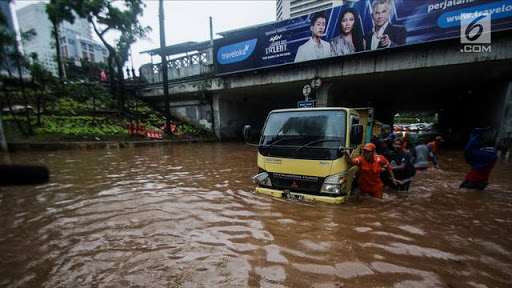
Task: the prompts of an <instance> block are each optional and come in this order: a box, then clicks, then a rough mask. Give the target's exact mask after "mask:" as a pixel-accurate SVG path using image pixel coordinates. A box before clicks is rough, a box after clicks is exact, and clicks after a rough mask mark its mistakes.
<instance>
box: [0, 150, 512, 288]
mask: <svg viewBox="0 0 512 288" xmlns="http://www.w3.org/2000/svg"><path fill="white" fill-rule="evenodd" d="M11 159H12V160H13V162H14V163H18V164H42V165H46V166H47V167H48V168H49V169H50V171H51V180H50V182H49V183H48V184H45V185H38V186H16V187H0V223H1V224H0V287H48V288H53V287H342V286H343V287H477V288H480V287H511V286H512V234H511V231H512V201H511V200H512V179H511V177H510V175H512V165H511V163H510V162H504V161H503V160H500V161H499V162H498V163H497V165H496V167H495V169H494V170H493V172H492V174H491V184H490V185H489V187H488V188H487V189H486V190H485V191H474V190H467V189H459V188H458V187H459V184H460V183H461V181H462V179H463V177H464V175H465V173H467V172H468V170H469V167H468V165H467V164H466V163H465V162H464V159H463V157H462V151H460V150H450V151H448V150H441V151H440V152H439V161H440V165H441V168H440V169H429V170H427V171H424V172H418V174H417V175H416V177H415V179H414V182H413V184H412V186H411V189H410V191H409V192H407V193H404V192H396V191H387V192H386V193H385V197H384V199H383V200H377V199H372V198H363V199H362V201H360V202H357V203H356V202H349V203H347V204H343V205H331V204H324V203H312V202H298V201H294V200H286V199H276V198H272V197H270V196H265V195H260V194H256V193H255V190H254V186H253V184H252V182H251V180H250V177H251V176H252V175H254V174H255V173H257V167H256V148H255V147H251V146H246V145H244V144H233V143H227V144H226V143H202V144H179V145H173V146H162V147H140V148H125V149H111V150H88V151H58V152H40V151H38V152H22V153H13V154H12V155H11Z"/></svg>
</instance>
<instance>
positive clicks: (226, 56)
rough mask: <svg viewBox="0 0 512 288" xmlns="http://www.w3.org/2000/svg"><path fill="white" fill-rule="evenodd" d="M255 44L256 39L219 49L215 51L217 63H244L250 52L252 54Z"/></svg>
mask: <svg viewBox="0 0 512 288" xmlns="http://www.w3.org/2000/svg"><path fill="white" fill-rule="evenodd" d="M257 42H258V39H251V40H247V41H243V42H239V43H235V44H231V45H227V46H224V47H220V48H219V50H218V51H217V61H218V62H219V63H220V64H231V63H236V62H241V61H244V60H246V59H247V58H249V56H251V54H252V52H254V48H255V47H256V43H257Z"/></svg>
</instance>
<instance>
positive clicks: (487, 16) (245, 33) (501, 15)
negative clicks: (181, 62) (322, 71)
mask: <svg viewBox="0 0 512 288" xmlns="http://www.w3.org/2000/svg"><path fill="white" fill-rule="evenodd" d="M486 20H487V22H485V21H486ZM485 23H490V24H489V25H488V27H487V26H485ZM511 28H512V0H502V1H493V0H426V1H411V0H394V1H393V0H360V1H351V2H347V3H346V4H344V5H342V6H337V7H334V8H331V9H327V10H323V11H320V12H316V13H313V14H309V15H305V16H301V17H296V18H292V19H288V20H284V21H279V22H274V23H270V24H267V25H261V26H256V27H253V28H247V29H241V30H240V31H237V32H232V33H229V34H227V35H226V36H225V37H224V38H221V39H217V40H216V41H215V47H214V55H215V60H214V61H215V71H216V74H218V75H221V74H228V73H234V72H239V71H248V70H254V69H260V68H265V67H272V66H277V65H283V64H288V63H295V62H302V61H311V60H317V59H323V58H330V57H342V56H344V55H348V54H353V53H366V52H371V51H372V50H378V49H383V48H392V47H395V46H402V45H410V44H418V43H424V42H429V41H436V40H443V39H448V38H462V37H463V36H464V37H466V38H467V39H469V40H472V39H476V38H478V37H479V36H480V35H481V34H482V32H484V33H483V34H486V33H485V32H490V31H492V32H494V31H499V30H507V29H511ZM481 39H483V38H481ZM489 39H490V38H489ZM472 41H473V40H472ZM475 43H479V42H475ZM480 43H481V42H480Z"/></svg>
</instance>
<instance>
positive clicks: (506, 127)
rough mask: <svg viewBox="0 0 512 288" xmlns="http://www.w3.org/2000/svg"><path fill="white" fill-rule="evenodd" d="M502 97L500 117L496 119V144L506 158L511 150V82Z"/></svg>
mask: <svg viewBox="0 0 512 288" xmlns="http://www.w3.org/2000/svg"><path fill="white" fill-rule="evenodd" d="M503 99H504V100H503V105H502V106H501V107H502V113H501V115H502V116H501V119H498V120H499V123H500V127H499V132H498V137H497V139H496V144H497V146H498V149H500V150H501V151H502V152H503V154H504V155H506V158H508V155H510V151H511V150H512V82H508V83H507V85H506V89H505V97H503Z"/></svg>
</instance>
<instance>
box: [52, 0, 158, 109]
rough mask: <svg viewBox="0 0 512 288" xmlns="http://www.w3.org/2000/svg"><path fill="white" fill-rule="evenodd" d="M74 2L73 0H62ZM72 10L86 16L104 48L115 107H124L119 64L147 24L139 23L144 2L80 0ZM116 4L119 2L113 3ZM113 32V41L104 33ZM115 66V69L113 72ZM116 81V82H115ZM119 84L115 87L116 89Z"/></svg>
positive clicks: (144, 30) (129, 0)
mask: <svg viewBox="0 0 512 288" xmlns="http://www.w3.org/2000/svg"><path fill="white" fill-rule="evenodd" d="M62 1H70V2H76V1H74V0H62ZM78 2H80V5H77V6H79V7H76V6H75V11H76V12H77V14H78V15H80V16H81V17H87V19H89V22H90V23H91V24H92V26H93V29H94V32H95V33H96V35H98V37H99V38H100V40H101V42H102V43H103V45H105V47H106V48H107V50H108V53H109V56H108V66H109V70H110V75H111V82H110V83H111V87H112V89H113V92H114V93H115V94H117V99H118V108H119V110H120V111H122V109H123V107H124V101H125V99H124V93H123V86H124V73H123V66H124V64H125V63H126V61H128V51H129V50H130V46H131V45H132V44H133V43H135V42H136V41H137V39H142V38H144V37H146V35H147V33H148V32H149V31H151V28H150V27H142V26H141V25H140V22H139V18H140V17H141V16H142V14H143V10H144V7H145V4H144V3H143V2H142V0H122V1H116V2H114V1H107V0H81V1H78ZM115 4H119V5H115ZM109 33H110V34H111V35H114V36H115V35H117V39H116V40H114V41H113V43H109V42H108V41H107V34H109ZM115 70H117V71H116V72H117V73H116V72H115ZM118 85H119V86H118ZM118 88H119V89H118Z"/></svg>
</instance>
